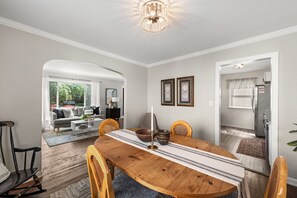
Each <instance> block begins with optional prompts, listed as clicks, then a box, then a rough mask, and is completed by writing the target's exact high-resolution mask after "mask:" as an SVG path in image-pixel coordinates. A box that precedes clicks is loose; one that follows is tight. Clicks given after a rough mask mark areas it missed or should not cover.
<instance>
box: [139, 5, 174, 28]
mask: <svg viewBox="0 0 297 198" xmlns="http://www.w3.org/2000/svg"><path fill="white" fill-rule="evenodd" d="M139 8H140V14H141V26H142V28H143V29H144V30H146V31H148V32H160V31H162V30H164V29H165V28H166V27H167V25H168V1H167V0H142V1H141V3H140V5H139Z"/></svg>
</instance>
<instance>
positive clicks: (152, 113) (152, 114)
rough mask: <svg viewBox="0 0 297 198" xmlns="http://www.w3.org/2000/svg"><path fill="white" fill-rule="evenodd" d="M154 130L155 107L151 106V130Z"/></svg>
mask: <svg viewBox="0 0 297 198" xmlns="http://www.w3.org/2000/svg"><path fill="white" fill-rule="evenodd" d="M153 130H154V107H153V106H152V107H151V132H152V133H153Z"/></svg>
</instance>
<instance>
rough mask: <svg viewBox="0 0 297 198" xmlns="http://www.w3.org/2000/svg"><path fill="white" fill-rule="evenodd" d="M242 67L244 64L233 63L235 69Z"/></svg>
mask: <svg viewBox="0 0 297 198" xmlns="http://www.w3.org/2000/svg"><path fill="white" fill-rule="evenodd" d="M243 67H244V64H236V65H234V68H235V69H242V68H243Z"/></svg>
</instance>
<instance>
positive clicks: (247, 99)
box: [229, 88, 254, 109]
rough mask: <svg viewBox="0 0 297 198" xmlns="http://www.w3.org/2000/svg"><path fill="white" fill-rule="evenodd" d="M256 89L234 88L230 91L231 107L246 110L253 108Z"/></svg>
mask: <svg viewBox="0 0 297 198" xmlns="http://www.w3.org/2000/svg"><path fill="white" fill-rule="evenodd" d="M253 99H254V89H253V88H237V89H236V88H234V89H229V107H230V108H244V109H245V108H246V109H251V108H252V107H253Z"/></svg>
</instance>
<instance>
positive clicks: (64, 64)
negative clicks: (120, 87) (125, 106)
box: [43, 60, 123, 80]
mask: <svg viewBox="0 0 297 198" xmlns="http://www.w3.org/2000/svg"><path fill="white" fill-rule="evenodd" d="M43 72H44V73H46V74H54V75H55V74H62V75H64V74H66V75H72V76H77V77H91V78H99V79H113V80H123V76H122V75H120V74H118V73H116V72H114V71H111V70H108V69H105V68H103V67H99V66H97V65H94V64H90V63H80V62H72V61H64V60H51V61H49V62H47V63H46V64H45V65H44V67H43Z"/></svg>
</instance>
